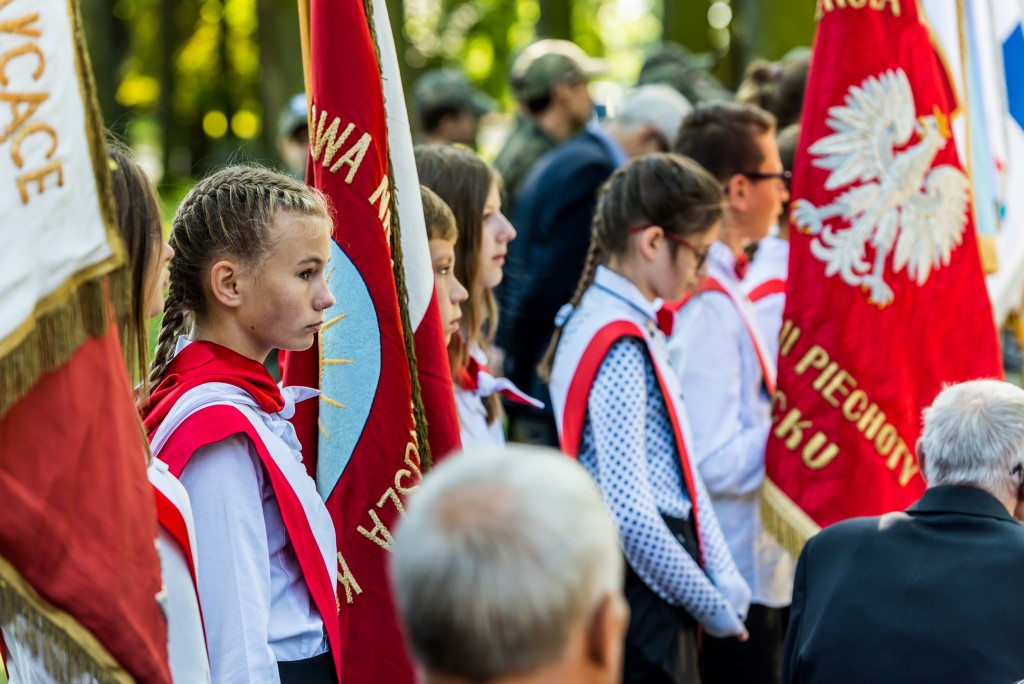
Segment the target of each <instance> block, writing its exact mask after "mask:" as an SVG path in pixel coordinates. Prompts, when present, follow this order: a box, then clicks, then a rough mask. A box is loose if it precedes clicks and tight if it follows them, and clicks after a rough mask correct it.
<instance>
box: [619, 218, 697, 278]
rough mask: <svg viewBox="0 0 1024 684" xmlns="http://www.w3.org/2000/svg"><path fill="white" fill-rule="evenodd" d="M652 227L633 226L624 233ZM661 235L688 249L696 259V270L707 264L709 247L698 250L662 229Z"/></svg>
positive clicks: (641, 230) (632, 232) (693, 245)
mask: <svg viewBox="0 0 1024 684" xmlns="http://www.w3.org/2000/svg"><path fill="white" fill-rule="evenodd" d="M653 227H654V226H653V225H648V226H633V227H632V228H630V229H628V230H627V231H626V232H627V233H629V234H630V235H632V234H634V233H642V232H643V231H645V230H647V229H648V228H653ZM662 233H663V234H664V235H665V237H666V238H667V239H669V240H671V241H672V242H674V243H676V244H677V245H682V246H683V247H686V249H688V250H690V251H691V252H693V256H695V257H696V258H697V270H698V271H699V270H700V269H701V267H702V266H704V264H705V262H707V260H708V254H710V253H711V247H706V248H704V249H700V248H699V247H697V245H695V244H693V243H692V242H690V241H689V240H687V239H686V238H684V237H679V236H678V235H673V234H672V233H670V232H668V231H667V230H664V229H663V230H662Z"/></svg>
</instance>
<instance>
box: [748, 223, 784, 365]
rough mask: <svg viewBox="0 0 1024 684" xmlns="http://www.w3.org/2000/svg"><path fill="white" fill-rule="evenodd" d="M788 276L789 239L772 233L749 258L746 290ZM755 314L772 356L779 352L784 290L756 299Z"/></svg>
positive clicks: (754, 303)
mask: <svg viewBox="0 0 1024 684" xmlns="http://www.w3.org/2000/svg"><path fill="white" fill-rule="evenodd" d="M788 276H789V242H788V241H787V240H783V239H782V238H780V237H775V236H774V235H769V236H768V237H766V238H764V239H763V240H761V241H760V242H759V243H758V244H757V252H755V253H754V260H753V261H752V262H750V268H749V269H748V270H747V277H746V278H744V279H743V285H742V289H743V292H744V294H748V295H749V294H750V293H751V292H752V291H753V290H754V289H755V288H756V287H758V286H759V285H761V284H763V283H766V282H768V281H769V280H776V279H777V280H782V281H785V280H786V278H787V277H788ZM753 305H754V314H755V315H756V316H757V323H758V326H759V327H760V330H761V335H762V337H763V339H764V341H765V344H766V345H767V346H768V351H770V352H771V354H772V358H775V359H778V356H779V331H781V330H782V313H783V309H784V308H785V306H786V295H785V293H782V292H780V293H778V294H770V295H767V296H765V297H762V298H760V299H758V300H757V301H756V302H753Z"/></svg>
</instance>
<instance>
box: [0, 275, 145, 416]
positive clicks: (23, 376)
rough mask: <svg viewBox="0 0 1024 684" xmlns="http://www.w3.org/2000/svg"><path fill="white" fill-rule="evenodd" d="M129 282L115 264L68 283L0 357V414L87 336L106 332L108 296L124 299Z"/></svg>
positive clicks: (68, 354) (127, 277) (60, 364)
mask: <svg viewBox="0 0 1024 684" xmlns="http://www.w3.org/2000/svg"><path fill="white" fill-rule="evenodd" d="M129 287H130V283H129V274H128V270H127V269H125V268H118V269H117V270H116V271H114V272H113V273H111V274H110V275H109V276H107V277H105V278H104V277H99V278H94V279H92V280H87V281H85V282H84V283H82V284H80V285H79V286H78V287H75V288H72V289H71V290H70V291H69V293H68V296H67V297H65V298H64V300H63V301H62V302H60V303H58V304H56V305H55V306H53V307H52V308H50V309H49V310H48V311H47V312H46V313H45V314H42V315H37V316H36V317H35V318H34V320H32V321H31V323H32V324H33V325H32V327H31V329H30V330H29V331H28V333H27V334H26V335H25V336H24V339H22V340H21V342H20V343H19V344H18V345H17V346H15V347H14V348H13V349H12V350H11V351H10V352H9V353H7V355H6V356H4V357H3V358H0V418H3V416H4V415H5V414H6V413H7V411H8V410H9V409H10V408H11V407H12V406H14V404H16V403H17V402H18V401H19V400H20V399H21V398H22V397H23V396H25V395H26V394H27V393H28V391H29V390H30V389H32V387H33V385H35V384H36V382H37V381H38V380H39V378H40V377H42V376H43V375H44V374H46V373H49V372H51V371H53V370H56V369H57V368H59V367H60V366H62V365H63V364H65V363H67V362H68V360H69V359H70V358H71V355H72V354H74V353H75V350H77V349H78V347H80V346H81V345H82V343H83V342H85V341H86V340H87V339H88V338H89V337H96V336H98V335H102V334H103V333H105V332H106V331H107V328H108V326H109V325H110V318H109V315H110V313H109V312H110V309H109V299H110V297H111V296H112V295H113V296H114V299H115V301H117V300H120V301H127V300H126V299H125V298H124V297H123V294H124V293H126V292H127V291H128V289H129ZM119 295H120V296H119Z"/></svg>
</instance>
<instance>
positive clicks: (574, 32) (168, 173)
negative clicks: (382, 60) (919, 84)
mask: <svg viewBox="0 0 1024 684" xmlns="http://www.w3.org/2000/svg"><path fill="white" fill-rule="evenodd" d="M335 1H340V0H335ZM387 2H388V7H389V10H390V13H391V21H392V27H393V29H394V32H395V36H396V40H397V43H398V44H397V48H398V53H399V61H400V63H401V65H402V70H403V80H404V82H405V85H406V92H411V85H412V83H414V82H415V79H416V78H417V77H418V76H419V74H421V73H422V72H423V71H425V70H427V69H431V68H434V67H439V66H447V67H456V68H462V69H464V70H465V71H466V73H467V75H468V76H469V78H470V80H471V81H473V82H474V83H475V84H476V85H478V86H479V87H480V88H481V89H482V90H484V91H485V92H487V93H488V94H490V95H491V96H492V97H494V98H495V99H496V100H497V101H498V102H500V103H501V104H502V106H503V107H504V109H505V110H506V111H511V110H512V97H511V94H510V92H509V89H508V83H507V73H508V69H509V65H510V64H511V61H512V59H513V57H514V55H515V53H516V51H517V50H519V49H521V48H522V47H523V46H525V45H526V44H528V43H529V42H531V41H532V40H534V39H535V38H538V37H555V38H565V39H568V40H573V41H575V42H577V43H578V44H579V45H580V46H581V47H583V48H584V49H585V50H586V51H587V52H589V53H590V54H592V55H595V56H601V57H604V58H605V59H606V60H607V62H608V65H609V74H608V79H609V80H611V81H614V82H618V83H620V84H622V85H626V86H628V85H631V84H632V83H633V82H634V80H635V78H636V74H637V72H638V70H639V68H640V65H641V64H642V62H643V58H644V54H645V51H648V50H650V49H651V48H653V47H655V46H656V45H657V44H658V43H660V42H661V41H662V40H670V41H673V42H676V43H679V44H681V45H683V46H685V47H687V48H689V49H690V50H692V51H695V52H707V53H712V54H713V55H715V57H716V58H717V62H716V66H715V67H714V74H715V75H716V76H717V77H718V78H719V79H721V81H722V82H723V83H725V85H727V86H729V87H735V86H736V85H737V83H738V82H739V80H740V78H741V77H742V74H743V70H744V69H745V67H746V65H747V64H748V63H749V62H750V60H751V59H753V58H755V57H766V58H769V59H777V58H779V57H781V56H782V55H783V54H785V53H786V52H787V51H788V50H790V49H791V48H793V47H796V46H800V45H809V44H810V42H811V38H812V35H813V28H814V5H815V3H814V0H799V1H797V2H794V0H387ZM82 13H83V17H84V21H85V29H86V37H87V39H88V44H89V51H90V54H91V57H92V60H93V67H94V70H95V73H96V79H97V84H98V92H99V97H100V105H101V107H102V110H103V113H104V117H105V119H106V122H107V125H108V126H109V127H110V128H111V129H112V131H113V132H114V133H115V134H117V135H120V136H123V137H125V138H126V139H127V140H128V141H129V142H130V143H131V144H132V145H133V146H135V147H136V149H137V151H138V153H139V155H140V157H141V158H142V159H143V161H145V162H146V163H147V165H148V166H149V167H150V169H151V171H153V172H154V175H155V176H156V177H157V178H158V179H160V182H161V189H162V191H163V192H164V193H165V195H167V196H168V199H169V200H170V201H173V200H174V199H176V198H177V196H180V194H181V193H182V192H184V189H186V188H187V186H188V185H189V184H190V182H191V179H192V178H193V177H194V176H199V175H202V174H204V173H206V172H207V171H208V170H209V169H211V168H213V167H216V166H219V165H222V164H225V163H228V162H230V161H240V160H256V161H262V162H265V163H270V164H279V160H278V158H277V154H276V151H275V134H276V127H277V116H278V113H279V112H280V111H281V109H282V108H283V107H284V105H285V102H286V101H287V99H288V97H289V96H291V95H292V94H294V93H296V92H299V91H301V89H302V61H301V54H300V49H299V34H298V30H299V29H298V17H297V9H296V2H295V0H82Z"/></svg>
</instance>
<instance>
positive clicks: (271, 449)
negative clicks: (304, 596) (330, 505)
mask: <svg viewBox="0 0 1024 684" xmlns="http://www.w3.org/2000/svg"><path fill="white" fill-rule="evenodd" d="M211 384H213V383H210V384H207V385H201V386H199V387H198V388H196V389H193V390H190V391H188V392H186V393H185V394H184V395H183V396H181V398H180V399H179V400H178V401H177V402H176V405H175V406H174V408H173V409H172V410H171V412H170V413H169V414H168V415H167V417H166V418H165V419H164V420H163V421H162V423H161V424H160V427H159V428H158V429H157V430H156V431H155V432H154V433H153V435H152V446H153V453H154V454H155V455H158V456H159V457H160V459H161V460H163V461H164V462H165V463H167V465H168V466H169V468H170V471H171V473H173V474H174V475H175V477H179V476H180V475H181V472H182V471H183V470H184V469H185V466H186V465H187V464H188V462H189V459H191V457H192V455H193V454H194V453H195V452H196V451H197V450H199V449H201V448H202V447H204V446H209V445H211V444H215V443H216V442H219V441H221V440H224V439H226V438H228V437H231V436H232V435H237V434H242V435H245V436H246V437H248V438H249V440H250V442H251V443H252V445H253V447H254V448H255V450H256V453H257V454H258V455H259V458H260V462H261V463H262V465H263V469H264V471H265V472H266V474H267V477H268V479H269V480H270V484H271V487H272V488H273V490H274V496H275V497H276V498H277V503H278V507H279V508H280V510H281V519H282V521H283V523H284V526H285V530H286V532H287V534H288V539H289V541H290V542H291V544H292V547H293V548H294V549H295V555H296V557H297V559H298V561H299V567H300V568H301V570H302V574H303V578H304V579H305V582H306V586H307V587H308V589H309V593H310V596H311V597H312V599H313V602H314V604H315V605H316V607H317V610H318V611H319V612H320V617H321V619H322V620H323V623H324V629H325V631H326V632H327V639H328V642H329V643H330V646H331V654H332V656H333V658H334V665H335V669H336V671H338V672H339V673H340V668H341V661H340V658H341V647H340V644H341V632H340V626H339V623H338V620H337V614H338V604H337V596H336V592H335V574H334V569H333V567H331V565H330V564H329V563H328V559H326V558H325V557H324V555H323V552H322V551H321V548H320V546H319V544H318V542H317V538H316V535H315V534H314V533H313V530H312V528H311V527H310V524H309V520H310V519H311V518H312V516H313V514H314V513H315V512H313V511H310V512H307V511H306V509H305V508H304V506H303V502H302V500H301V499H300V498H299V496H298V495H297V494H296V491H295V487H294V486H293V485H292V484H291V482H290V481H289V479H288V477H287V476H286V475H285V472H284V471H283V470H282V467H281V463H280V462H279V461H283V459H293V460H294V455H293V452H292V449H291V447H289V446H288V445H287V444H286V443H285V442H284V441H283V440H282V439H281V437H279V436H278V435H276V434H275V432H274V431H273V430H272V429H271V428H270V427H268V426H267V425H266V423H265V422H264V421H263V419H262V418H260V416H259V413H258V411H257V409H256V408H254V407H253V406H251V405H249V404H248V403H247V402H246V401H244V400H241V401H232V400H231V398H232V394H237V395H238V396H239V397H240V398H241V397H245V396H247V395H246V394H245V392H243V391H242V390H240V389H238V388H236V387H232V386H228V385H220V384H219V383H218V387H221V388H223V390H224V391H223V393H221V397H223V398H221V399H219V400H215V401H211V400H210V393H209V392H205V391H203V390H204V389H205V388H208V387H210V385H211ZM282 422H283V421H282ZM285 463H287V462H285ZM301 475H302V476H304V477H305V476H306V475H305V472H304V471H303V472H302V473H301ZM329 560H330V561H333V560H334V559H333V558H331V559H329ZM339 676H340V674H339Z"/></svg>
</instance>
